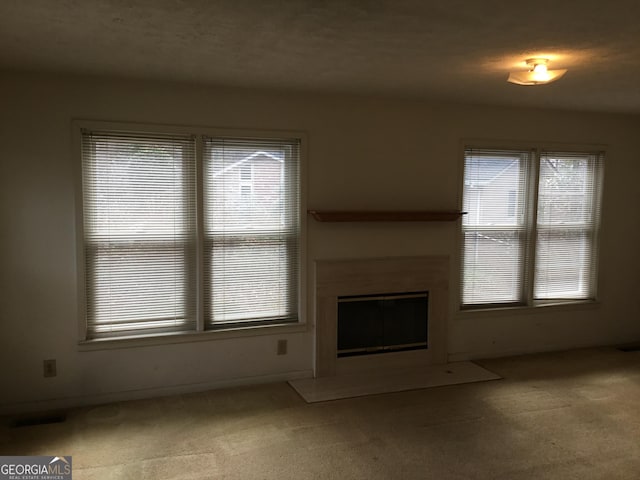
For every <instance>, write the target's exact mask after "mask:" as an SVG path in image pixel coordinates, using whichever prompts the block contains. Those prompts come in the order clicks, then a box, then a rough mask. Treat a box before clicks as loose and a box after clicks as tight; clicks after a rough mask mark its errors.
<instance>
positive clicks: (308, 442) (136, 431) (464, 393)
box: [0, 348, 640, 480]
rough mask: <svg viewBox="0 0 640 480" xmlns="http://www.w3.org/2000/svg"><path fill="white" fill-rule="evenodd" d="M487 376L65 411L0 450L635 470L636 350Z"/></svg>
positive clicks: (264, 390) (132, 474)
mask: <svg viewBox="0 0 640 480" xmlns="http://www.w3.org/2000/svg"><path fill="white" fill-rule="evenodd" d="M481 365H482V366H484V367H486V368H487V369H489V370H491V371H494V372H496V373H498V374H500V375H501V376H502V377H503V379H502V380H500V381H497V382H478V383H467V384H461V385H451V386H447V387H441V388H425V389H419V390H411V391H405V392H398V393H390V394H384V395H370V396H365V397H358V398H351V399H346V400H336V401H333V402H321V403H311V404H309V403H305V402H304V400H302V399H301V398H300V396H299V395H298V394H297V393H296V392H295V391H294V390H293V389H292V388H291V387H290V386H289V385H287V384H286V383H284V382H283V383H276V384H269V385H257V386H252V387H244V388H233V389H226V390H217V391H208V392H202V393H196V394H190V395H179V396H172V397H164V398H156V399H150V400H136V401H131V402H120V403H113V404H108V405H101V406H95V407H86V408H78V409H74V410H71V411H69V412H67V413H68V417H67V420H66V421H65V422H64V423H56V424H50V425H39V426H32V427H22V428H8V427H6V426H2V427H0V455H72V456H73V470H74V471H73V478H74V480H83V479H89V480H91V479H97V480H108V479H118V480H127V479H135V480H141V479H142V480H144V479H153V480H162V479H176V480H177V479H180V480H183V479H202V480H204V479H216V480H217V479H220V480H253V479H268V480H271V479H274V480H275V479H278V480H282V479H284V480H288V479H292V480H293V479H295V480H300V479H305V480H308V479H311V480H313V479H327V480H333V479H336V480H352V479H354V480H360V479H362V480H365V479H366V480H389V479H394V480H396V479H400V480H403V479H407V480H413V479H416V480H418V479H419V480H425V479H426V480H488V479H491V480H559V479H561V480H571V479H579V480H594V479H602V480H605V479H606V480H612V479H616V480H621V479H622V480H624V479H628V480H638V478H640V352H629V353H623V352H620V351H617V350H615V349H612V348H602V349H588V350H577V351H572V352H562V353H549V354H540V355H530V356H524V357H513V358H503V359H495V360H486V361H482V362H481Z"/></svg>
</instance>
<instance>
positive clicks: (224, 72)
mask: <svg viewBox="0 0 640 480" xmlns="http://www.w3.org/2000/svg"><path fill="white" fill-rule="evenodd" d="M534 56H545V57H548V58H550V59H551V63H550V68H552V69H553V68H567V69H568V70H569V71H568V73H567V74H566V75H565V76H564V78H562V79H561V80H559V81H558V82H556V83H553V84H548V85H543V86H536V87H526V86H517V85H513V84H509V83H507V82H506V79H507V76H508V73H509V71H510V70H517V69H520V70H525V69H526V68H525V64H524V60H525V59H527V58H529V57H534ZM0 68H1V69H4V70H27V71H51V72H70V73H81V74H91V75H107V76H117V77H132V78H152V79H162V80H172V81H185V82H196V83H199V84H210V85H218V86H239V87H250V88H269V89H279V90H282V89H285V90H295V91H313V92H333V93H348V94H364V95H383V96H398V97H403V98H420V99H429V100H438V101H445V102H449V101H454V102H470V103H480V104H494V105H522V106H537V107H551V108H562V109H576V110H590V111H603V112H605V111H606V112H627V113H635V114H640V2H639V1H638V0H607V1H604V0H536V1H532V0H527V1H524V0H510V1H507V0H144V1H134V0H55V1H52V0H2V2H0Z"/></svg>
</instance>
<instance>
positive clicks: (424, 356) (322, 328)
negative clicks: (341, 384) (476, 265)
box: [315, 255, 449, 377]
mask: <svg viewBox="0 0 640 480" xmlns="http://www.w3.org/2000/svg"><path fill="white" fill-rule="evenodd" d="M315 280H316V286H315V287H316V377H327V376H333V375H336V374H340V370H341V369H343V368H347V367H349V368H351V367H353V366H354V365H362V366H366V365H371V364H373V362H377V364H380V365H389V364H394V363H396V364H398V365H400V364H405V365H406V364H407V362H409V364H411V365H414V366H415V365H432V364H439V363H446V361H447V354H446V327H447V312H448V308H449V257H448V256H444V255H442V256H440V255H433V256H421V257H391V258H374V259H353V260H319V261H317V262H316V271H315ZM381 292H384V293H383V296H385V297H389V296H402V295H403V294H407V292H411V293H415V292H428V303H427V306H426V307H425V308H426V309H427V318H428V321H427V322H426V323H427V325H426V331H425V335H424V341H425V343H427V345H426V348H422V349H420V350H412V351H397V352H393V353H389V354H388V355H365V356H358V357H350V356H348V357H344V356H342V357H340V358H338V310H339V302H340V300H341V299H342V300H344V299H345V298H354V297H365V298H366V297H371V296H376V295H380V294H381ZM355 328H357V327H355ZM427 340H428V341H427ZM383 343H384V342H383ZM408 343H420V342H408ZM383 348H384V345H383ZM374 358H375V360H374ZM351 371H353V369H352V368H351Z"/></svg>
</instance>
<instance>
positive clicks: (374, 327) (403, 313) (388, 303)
mask: <svg viewBox="0 0 640 480" xmlns="http://www.w3.org/2000/svg"><path fill="white" fill-rule="evenodd" d="M428 302H429V293H428V292H407V293H401V294H375V295H351V296H342V297H338V357H348V356H353V355H369V354H377V353H385V352H390V351H402V350H418V349H426V348H428V343H427V340H428V339H427V331H428V311H429V308H428V307H429V304H428Z"/></svg>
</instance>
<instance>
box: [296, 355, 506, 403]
mask: <svg viewBox="0 0 640 480" xmlns="http://www.w3.org/2000/svg"><path fill="white" fill-rule="evenodd" d="M499 378H501V377H500V375H496V374H495V373H493V372H490V371H489V370H487V369H485V368H482V367H481V366H479V365H476V364H475V363H473V362H454V363H449V364H446V365H430V366H426V367H410V368H407V367H405V368H402V369H377V370H374V371H369V372H360V373H351V374H347V375H339V376H335V377H324V378H304V379H300V380H291V381H290V382H289V384H290V385H291V386H292V387H293V388H294V389H295V390H296V391H297V392H298V393H299V394H300V396H301V397H302V398H304V399H305V401H307V402H309V403H314V402H324V401H327V400H339V399H343V398H352V397H361V396H364V395H374V394H380V393H392V392H403V391H405V390H415V389H418V388H428V387H442V386H445V385H457V384H460V383H471V382H484V381H487V380H497V379H499Z"/></svg>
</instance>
